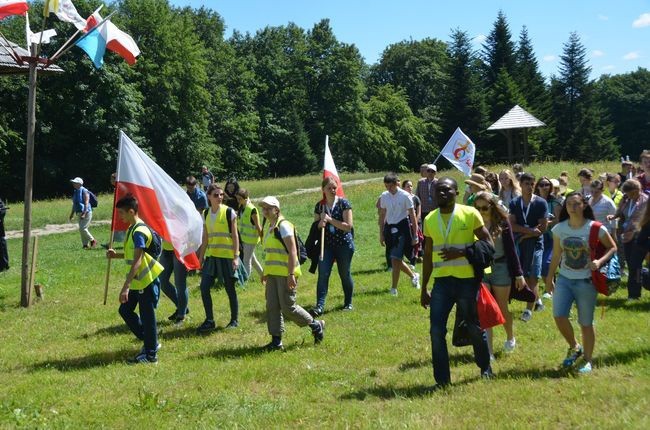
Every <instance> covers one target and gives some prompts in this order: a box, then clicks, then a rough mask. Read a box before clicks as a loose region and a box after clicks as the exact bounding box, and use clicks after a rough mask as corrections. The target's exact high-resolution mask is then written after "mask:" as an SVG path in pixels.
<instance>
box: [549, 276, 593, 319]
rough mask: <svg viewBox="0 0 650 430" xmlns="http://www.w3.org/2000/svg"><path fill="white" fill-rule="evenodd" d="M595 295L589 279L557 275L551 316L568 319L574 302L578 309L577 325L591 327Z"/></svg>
mask: <svg viewBox="0 0 650 430" xmlns="http://www.w3.org/2000/svg"><path fill="white" fill-rule="evenodd" d="M597 295H598V292H597V291H596V288H595V287H594V284H592V283H591V279H569V278H566V277H564V276H562V275H560V274H558V276H557V280H556V281H555V291H554V292H553V316H554V317H556V318H557V317H568V316H569V312H570V311H571V305H573V302H575V303H576V307H577V308H578V323H579V324H580V325H581V326H592V325H593V324H594V310H595V309H596V296H597Z"/></svg>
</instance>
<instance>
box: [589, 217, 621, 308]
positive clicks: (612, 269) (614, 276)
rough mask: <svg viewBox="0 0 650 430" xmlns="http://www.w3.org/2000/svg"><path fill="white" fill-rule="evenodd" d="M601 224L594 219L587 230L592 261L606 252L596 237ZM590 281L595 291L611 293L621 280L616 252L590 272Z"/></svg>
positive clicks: (607, 294) (606, 294)
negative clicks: (598, 267)
mask: <svg viewBox="0 0 650 430" xmlns="http://www.w3.org/2000/svg"><path fill="white" fill-rule="evenodd" d="M601 226H602V224H601V223H599V222H598V221H594V222H593V223H592V224H591V228H590V230H589V249H590V253H591V260H592V261H593V260H596V259H598V258H600V257H602V256H603V255H604V254H605V252H606V251H605V247H604V246H603V244H602V243H601V242H600V240H599V239H598V231H599V230H600V227H601ZM591 281H592V282H593V284H594V287H596V291H598V292H599V293H600V294H603V295H605V296H609V295H611V294H612V293H613V292H615V291H616V290H617V289H618V285H619V284H620V282H621V266H620V264H619V261H618V255H617V254H616V253H615V254H614V255H612V258H610V259H609V261H607V262H606V263H605V264H603V265H602V266H601V267H600V269H598V270H594V271H592V272H591Z"/></svg>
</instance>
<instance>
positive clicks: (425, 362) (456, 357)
mask: <svg viewBox="0 0 650 430" xmlns="http://www.w3.org/2000/svg"><path fill="white" fill-rule="evenodd" d="M473 362H474V355H473V354H472V353H469V352H462V353H460V354H451V355H450V356H449V365H450V366H456V365H459V364H468V363H473ZM423 367H431V358H425V359H421V360H413V361H407V362H405V363H402V364H400V365H399V367H398V369H399V371H400V372H408V371H409V370H415V369H420V368H423Z"/></svg>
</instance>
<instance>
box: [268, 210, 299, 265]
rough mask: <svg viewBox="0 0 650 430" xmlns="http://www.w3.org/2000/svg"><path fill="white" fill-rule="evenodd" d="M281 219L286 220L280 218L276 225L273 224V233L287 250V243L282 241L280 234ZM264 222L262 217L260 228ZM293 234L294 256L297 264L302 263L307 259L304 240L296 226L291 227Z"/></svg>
mask: <svg viewBox="0 0 650 430" xmlns="http://www.w3.org/2000/svg"><path fill="white" fill-rule="evenodd" d="M283 221H286V220H285V219H282V220H280V222H279V223H278V225H276V226H275V228H274V229H273V235H274V236H275V238H276V239H277V240H279V241H280V243H281V244H282V246H283V247H284V250H285V251H287V252H289V250H288V249H287V244H286V243H284V240H282V236H281V235H280V224H282V222H283ZM264 224H266V218H264V221H262V229H264ZM293 236H294V237H295V238H296V257H297V258H298V264H303V263H304V262H305V261H307V258H308V254H307V248H306V247H305V242H303V241H302V239H301V238H300V235H299V234H298V232H297V231H296V227H295V226H294V227H293Z"/></svg>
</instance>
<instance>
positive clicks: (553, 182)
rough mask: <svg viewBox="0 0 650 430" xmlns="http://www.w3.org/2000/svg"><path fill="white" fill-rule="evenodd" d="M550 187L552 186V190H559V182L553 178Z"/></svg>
mask: <svg viewBox="0 0 650 430" xmlns="http://www.w3.org/2000/svg"><path fill="white" fill-rule="evenodd" d="M551 185H552V186H553V188H559V187H560V181H558V180H557V179H555V178H553V179H551Z"/></svg>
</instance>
